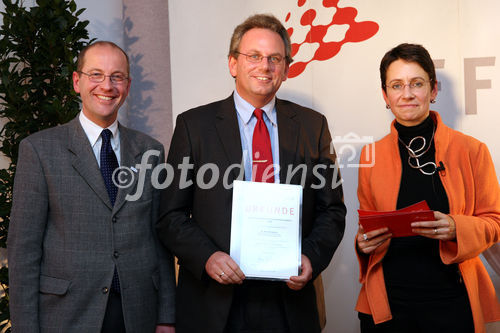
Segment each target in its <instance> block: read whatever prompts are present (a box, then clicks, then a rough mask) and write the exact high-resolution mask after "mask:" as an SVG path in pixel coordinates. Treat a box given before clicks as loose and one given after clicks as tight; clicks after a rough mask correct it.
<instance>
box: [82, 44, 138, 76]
mask: <svg viewBox="0 0 500 333" xmlns="http://www.w3.org/2000/svg"><path fill="white" fill-rule="evenodd" d="M104 45H107V46H111V47H113V48H115V49H118V50H120V51H121V52H122V53H123V55H125V58H126V59H127V75H130V62H129V59H128V55H127V53H125V51H123V49H122V48H121V47H119V46H118V45H116V44H115V43H113V42H110V41H106V40H101V41H97V42H94V43H92V44H89V45H87V46H85V47H84V48H83V50H81V51H80V54H78V58H77V60H76V71H77V72H81V70H82V69H83V65H84V63H85V54H86V53H87V51H88V50H90V49H91V48H93V47H94V46H104Z"/></svg>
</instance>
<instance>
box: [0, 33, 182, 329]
mask: <svg viewBox="0 0 500 333" xmlns="http://www.w3.org/2000/svg"><path fill="white" fill-rule="evenodd" d="M130 81H131V79H130V77H129V62H128V57H127V55H126V54H125V52H124V51H123V50H122V49H121V48H119V47H118V46H117V45H115V44H114V43H111V42H96V43H94V44H92V45H90V46H88V47H86V48H85V49H84V50H83V51H82V52H81V53H80V55H79V57H78V64H77V72H74V73H73V86H74V89H75V91H76V92H77V93H80V95H81V99H82V111H81V112H80V114H79V116H78V117H76V118H75V119H73V120H72V121H71V122H69V123H67V124H65V125H62V126H57V127H54V128H51V129H48V130H44V131H41V132H38V133H35V134H33V135H31V136H29V137H28V138H26V139H25V140H23V141H22V142H21V145H20V148H19V161H18V165H17V172H16V177H15V185H14V198H13V207H12V212H11V223H10V229H9V235H8V260H9V281H10V313H11V319H12V328H13V332H72V333H73V332H109V333H110V332H113V333H117V332H125V331H126V332H129V333H130V332H141V333H142V332H155V330H156V332H174V331H175V328H174V327H173V323H174V321H175V313H174V312H175V309H174V293H175V278H174V267H173V257H172V255H171V254H170V253H169V252H168V251H167V250H166V248H164V247H163V246H162V245H161V243H160V242H159V241H158V238H157V235H156V230H155V228H154V225H155V222H156V220H157V218H158V205H159V192H158V191H157V190H155V188H154V186H153V184H154V183H152V181H154V179H151V174H152V171H151V170H150V169H151V168H154V167H155V166H157V165H158V164H161V163H162V162H163V157H164V151H163V146H162V145H161V144H160V143H159V142H158V141H156V140H154V139H152V138H151V137H149V136H147V135H145V134H143V133H140V132H137V131H134V130H131V129H128V128H126V127H124V126H122V125H120V124H119V123H118V121H117V115H118V110H119V108H120V106H121V105H122V104H123V102H124V101H125V98H126V97H127V94H128V92H129V89H130ZM144 156H147V157H148V158H149V161H144V160H145V159H146V158H144ZM151 156H152V157H151ZM150 157H151V158H150ZM147 163H150V164H147ZM119 165H121V166H122V168H123V167H127V170H135V174H131V175H130V174H129V176H130V177H131V179H132V182H131V183H130V184H128V185H129V186H125V185H124V184H121V183H117V179H116V178H115V179H113V178H112V177H113V173H114V172H115V171H120V170H121V169H119V168H118V166H119ZM143 168H144V170H143ZM115 175H116V174H115ZM141 175H143V176H141ZM124 176H125V175H122V176H121V179H122V180H123V179H124V178H123V177H124ZM130 177H129V179H130ZM140 182H143V183H142V184H140ZM117 185H121V186H120V188H118V187H117ZM142 186H143V187H142ZM138 189H139V190H140V189H143V191H142V195H141V196H138V195H136V194H135V192H136V191H137V190H138ZM131 198H133V200H131Z"/></svg>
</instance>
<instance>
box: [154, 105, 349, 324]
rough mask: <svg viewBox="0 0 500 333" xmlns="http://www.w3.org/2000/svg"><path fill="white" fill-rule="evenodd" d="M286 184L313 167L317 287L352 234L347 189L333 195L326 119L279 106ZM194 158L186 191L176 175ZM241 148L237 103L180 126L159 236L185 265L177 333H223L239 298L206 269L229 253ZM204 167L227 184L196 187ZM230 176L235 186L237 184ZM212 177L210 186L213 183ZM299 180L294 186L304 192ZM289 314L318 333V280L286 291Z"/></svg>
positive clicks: (192, 114)
mask: <svg viewBox="0 0 500 333" xmlns="http://www.w3.org/2000/svg"><path fill="white" fill-rule="evenodd" d="M276 110H277V119H278V120H277V121H278V133H279V144H280V149H279V154H280V156H279V157H280V165H281V171H280V181H281V183H285V181H286V180H287V177H288V174H287V170H288V168H289V166H290V165H291V166H293V167H296V166H298V165H300V164H305V165H306V166H307V175H306V177H305V184H304V192H303V213H302V237H303V240H302V253H303V254H305V255H306V256H307V257H308V258H309V259H310V261H311V264H312V268H313V279H314V278H315V277H316V276H317V275H318V274H320V273H321V271H323V270H324V269H325V268H326V267H327V266H328V264H329V263H330V260H331V258H332V256H333V253H334V251H335V249H336V248H337V246H338V245H339V243H340V241H341V239H342V236H343V232H344V228H345V212H346V209H345V206H344V203H343V195H342V188H341V187H340V186H338V187H336V188H335V189H332V186H331V184H332V181H333V180H334V179H335V177H337V176H338V173H337V174H335V172H334V169H333V168H331V167H330V166H332V165H333V164H334V161H335V155H334V152H333V149H332V150H331V146H330V143H331V137H330V133H329V130H328V125H327V121H326V118H325V117H324V116H322V115H321V114H319V113H317V112H315V111H313V110H310V109H308V108H305V107H301V106H299V105H297V104H294V103H291V102H288V101H284V100H279V99H278V100H277V101H276ZM184 157H189V161H190V163H193V164H194V168H192V169H191V170H189V171H188V172H187V173H186V175H187V180H188V181H189V180H192V181H193V182H194V184H193V185H192V186H189V187H185V188H182V187H180V186H179V181H181V182H182V181H183V180H182V179H181V178H183V177H184V176H183V174H182V172H181V171H180V170H179V169H178V168H177V166H178V165H179V164H181V163H182V161H183V158H184ZM241 159H242V147H241V139H240V132H239V128H238V120H237V114H236V109H235V106H234V100H233V97H232V96H230V97H229V98H227V99H225V100H222V101H218V102H215V103H212V104H208V105H205V106H201V107H198V108H195V109H192V110H189V111H187V112H185V113H183V114H181V115H179V117H178V118H177V124H176V127H175V131H174V135H173V138H172V143H171V146H170V152H169V155H168V160H167V162H168V163H169V164H171V165H172V166H173V168H174V170H175V172H174V177H173V183H172V184H171V185H170V186H169V187H168V188H167V189H166V190H164V191H163V193H162V201H161V213H160V220H159V223H158V226H157V227H158V236H159V237H160V240H162V241H163V242H164V244H165V245H167V246H168V247H169V248H170V249H171V251H172V252H173V253H174V254H175V255H176V256H177V257H178V258H179V265H180V270H179V282H178V290H177V303H176V304H177V319H176V323H177V332H179V333H184V332H189V333H195V332H213V333H217V332H222V331H223V329H224V326H225V324H226V321H227V318H228V313H229V309H230V306H231V301H232V296H233V286H224V285H221V284H219V283H217V282H216V281H214V280H212V279H211V278H209V277H208V275H207V274H206V272H205V263H206V262H207V260H208V258H209V257H210V256H211V255H212V254H213V253H214V252H216V251H224V252H226V253H229V246H230V234H231V202H232V190H227V189H224V186H223V175H224V173H225V171H226V170H227V168H228V167H229V166H230V165H232V164H240V163H241ZM205 163H214V164H215V165H217V166H218V167H219V168H220V177H219V180H218V181H217V183H216V185H215V186H214V187H213V188H210V189H201V188H200V187H199V186H198V185H197V184H196V171H197V169H199V168H200V167H201V166H202V165H204V164H205ZM317 164H325V165H326V166H327V167H328V168H326V170H325V169H321V171H322V172H321V173H322V176H323V177H324V178H325V179H326V186H324V187H323V188H321V189H317V190H314V189H312V188H311V184H312V183H313V182H315V177H314V176H313V171H312V169H313V166H314V165H317ZM238 173H239V172H238V171H235V170H233V171H231V172H230V173H229V183H232V181H233V180H234V179H236V177H237V176H238ZM210 177H211V174H210V172H206V173H205V178H206V179H205V183H208V181H209V180H210ZM300 180H301V177H300V172H298V173H297V174H295V176H293V177H291V179H290V180H289V181H288V183H292V184H299V183H300ZM283 289H284V292H283V295H284V304H285V311H286V314H287V319H288V322H289V326H290V328H291V329H292V332H318V331H319V320H318V313H317V307H316V297H315V292H314V287H313V283H312V280H311V282H310V283H308V284H307V285H306V286H305V287H304V288H303V289H302V290H300V291H293V290H291V289H289V288H288V287H286V285H285V284H284V283H283Z"/></svg>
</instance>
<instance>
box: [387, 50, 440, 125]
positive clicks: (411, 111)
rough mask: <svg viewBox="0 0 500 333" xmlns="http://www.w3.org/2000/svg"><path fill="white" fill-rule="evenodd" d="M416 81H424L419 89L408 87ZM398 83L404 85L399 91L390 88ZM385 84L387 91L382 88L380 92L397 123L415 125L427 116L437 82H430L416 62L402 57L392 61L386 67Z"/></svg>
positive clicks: (434, 95) (435, 92)
mask: <svg viewBox="0 0 500 333" xmlns="http://www.w3.org/2000/svg"><path fill="white" fill-rule="evenodd" d="M418 81H421V82H422V81H423V82H424V85H423V86H422V88H421V89H418V88H413V89H412V88H410V86H409V84H410V83H412V82H418ZM398 83H399V84H401V85H404V87H403V89H402V90H401V91H396V90H394V89H392V88H391V86H394V85H395V84H396V85H397V84H398ZM385 84H386V86H387V88H386V90H387V92H386V91H384V89H382V94H383V95H384V100H385V103H386V104H387V105H389V106H390V107H391V111H392V113H393V114H394V116H395V117H396V121H397V122H398V123H400V124H402V125H404V126H415V125H418V124H420V123H421V122H423V121H424V120H425V119H426V118H427V116H428V115H429V105H430V102H431V100H433V99H435V98H436V96H437V82H435V83H434V84H431V82H430V81H429V75H428V74H427V72H426V71H425V70H424V69H423V68H422V67H421V66H420V65H419V64H418V63H416V62H407V61H404V60H402V59H398V60H396V61H394V62H392V63H391V64H390V65H389V67H388V68H387V78H386V82H385Z"/></svg>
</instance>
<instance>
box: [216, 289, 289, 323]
mask: <svg viewBox="0 0 500 333" xmlns="http://www.w3.org/2000/svg"><path fill="white" fill-rule="evenodd" d="M283 288H284V284H283V282H272V281H258V280H246V281H245V282H243V284H242V285H240V286H236V287H235V293H234V297H233V303H232V305H231V311H230V313H229V319H228V322H227V325H226V328H225V330H224V333H246V332H248V333H250V332H252V333H288V332H289V329H288V324H287V320H286V314H285V309H284V304H283V293H284V290H283Z"/></svg>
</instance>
